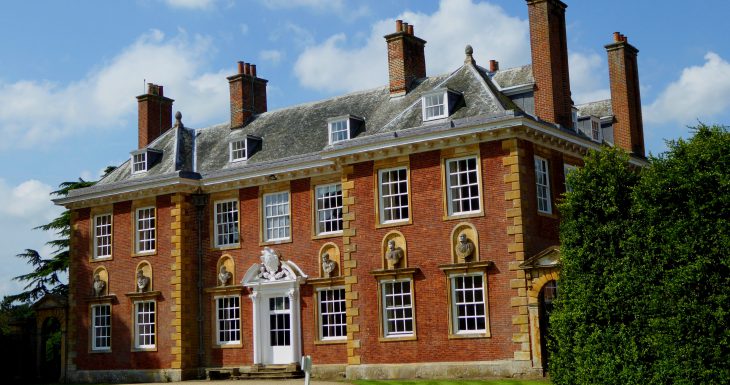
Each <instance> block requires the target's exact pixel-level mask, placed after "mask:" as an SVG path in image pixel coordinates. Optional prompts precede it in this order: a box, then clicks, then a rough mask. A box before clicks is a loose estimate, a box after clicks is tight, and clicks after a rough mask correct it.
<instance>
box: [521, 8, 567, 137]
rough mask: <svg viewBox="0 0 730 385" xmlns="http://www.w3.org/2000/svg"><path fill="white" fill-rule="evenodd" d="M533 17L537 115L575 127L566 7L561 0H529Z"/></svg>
mask: <svg viewBox="0 0 730 385" xmlns="http://www.w3.org/2000/svg"><path fill="white" fill-rule="evenodd" d="M527 5H528V7H527V8H528V14H529V19H530V46H531V50H532V74H533V76H534V78H535V115H537V116H538V117H539V118H540V119H543V120H545V121H548V122H553V123H557V124H560V125H562V126H563V127H573V119H572V107H573V101H572V99H571V94H570V76H569V71H568V40H567V37H566V31H565V8H566V7H567V6H566V5H565V4H564V3H563V2H562V1H560V0H527Z"/></svg>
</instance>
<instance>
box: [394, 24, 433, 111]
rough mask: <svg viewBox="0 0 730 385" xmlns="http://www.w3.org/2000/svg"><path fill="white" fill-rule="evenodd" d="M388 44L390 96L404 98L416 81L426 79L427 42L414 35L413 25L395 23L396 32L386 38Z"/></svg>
mask: <svg viewBox="0 0 730 385" xmlns="http://www.w3.org/2000/svg"><path fill="white" fill-rule="evenodd" d="M385 41H386V42H387V44H388V76H389V78H390V96H391V97H394V96H402V95H405V94H406V93H408V91H410V90H411V86H412V82H413V81H414V80H415V79H420V78H425V77H426V57H425V55H424V46H425V45H426V41H425V40H423V39H420V38H418V37H416V36H415V35H414V34H413V25H409V24H408V23H404V22H403V21H402V20H396V21H395V32H394V33H391V34H390V35H386V36H385Z"/></svg>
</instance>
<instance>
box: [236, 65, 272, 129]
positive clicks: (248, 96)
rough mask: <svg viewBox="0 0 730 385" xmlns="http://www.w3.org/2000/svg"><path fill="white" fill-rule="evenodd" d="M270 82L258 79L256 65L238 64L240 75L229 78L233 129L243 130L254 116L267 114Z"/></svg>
mask: <svg viewBox="0 0 730 385" xmlns="http://www.w3.org/2000/svg"><path fill="white" fill-rule="evenodd" d="M268 82H269V81H268V80H266V79H261V78H258V77H256V65H254V64H251V63H244V62H242V61H239V62H238V74H236V75H233V76H229V77H228V85H229V86H230V90H231V128H241V127H243V126H244V125H245V124H246V123H247V122H248V121H249V120H250V119H251V117H252V116H254V115H257V114H262V113H264V112H266V110H267V105H266V83H268Z"/></svg>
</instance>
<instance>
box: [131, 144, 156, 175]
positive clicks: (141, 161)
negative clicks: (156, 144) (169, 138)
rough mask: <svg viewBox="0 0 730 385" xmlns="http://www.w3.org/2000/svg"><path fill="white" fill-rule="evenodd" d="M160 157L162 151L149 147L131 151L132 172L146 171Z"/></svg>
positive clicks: (140, 172)
mask: <svg viewBox="0 0 730 385" xmlns="http://www.w3.org/2000/svg"><path fill="white" fill-rule="evenodd" d="M160 159H162V151H158V150H154V149H151V148H145V149H142V150H137V151H132V174H133V175H134V174H143V173H146V172H147V171H148V170H149V169H150V168H151V167H152V166H154V165H155V163H157V162H158V161H159V160H160Z"/></svg>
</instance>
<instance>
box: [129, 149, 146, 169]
mask: <svg viewBox="0 0 730 385" xmlns="http://www.w3.org/2000/svg"><path fill="white" fill-rule="evenodd" d="M131 166H132V174H142V173H145V172H147V152H146V151H142V152H138V153H136V154H132V160H131Z"/></svg>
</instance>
